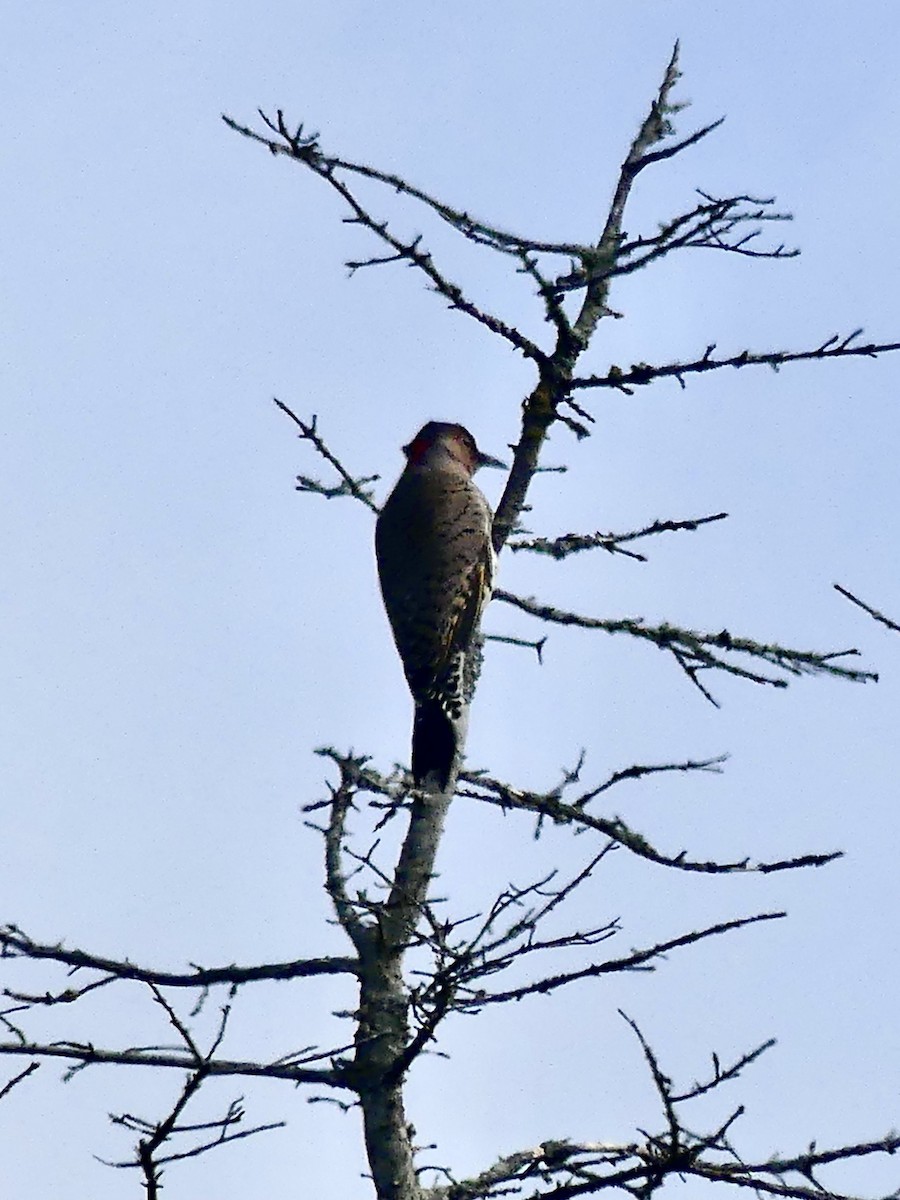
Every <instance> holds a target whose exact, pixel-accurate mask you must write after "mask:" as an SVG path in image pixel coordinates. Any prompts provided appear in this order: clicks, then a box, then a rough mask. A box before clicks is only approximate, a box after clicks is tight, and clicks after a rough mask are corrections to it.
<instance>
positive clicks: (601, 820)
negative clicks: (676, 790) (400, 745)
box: [460, 759, 842, 875]
mask: <svg viewBox="0 0 900 1200" xmlns="http://www.w3.org/2000/svg"><path fill="white" fill-rule="evenodd" d="M719 761H721V760H717V759H710V760H708V762H707V763H687V764H682V765H676V764H673V765H672V766H669V767H633V768H629V769H628V770H626V771H623V772H620V773H619V774H618V775H617V776H613V777H612V778H611V779H609V780H607V782H606V783H605V784H601V785H600V787H599V788H595V789H594V791H592V792H587V793H585V795H584V796H582V797H581V798H580V799H579V800H577V801H575V802H574V803H573V804H566V803H564V802H563V801H562V800H561V799H560V798H559V793H558V792H556V793H552V792H551V793H546V794H544V795H541V794H536V793H534V792H526V791H520V790H518V789H516V788H513V787H510V786H509V785H508V784H505V783H501V782H500V781H499V780H496V779H491V778H490V777H489V776H487V775H485V774H483V773H480V772H479V773H477V774H472V775H464V776H463V777H462V778H464V779H465V780H466V782H467V784H468V785H469V786H468V788H466V789H462V790H461V793H460V794H461V795H463V796H469V797H471V798H472V799H474V800H481V801H483V802H485V803H487V804H494V805H496V806H497V807H498V808H503V809H510V808H519V809H523V810H524V811H526V812H534V813H537V814H538V815H539V816H542V817H547V818H549V819H550V820H552V821H554V822H555V823H557V824H560V825H573V826H575V828H576V829H593V830H595V831H596V832H597V833H602V834H603V835H604V836H606V837H609V838H612V839H613V841H615V842H617V843H618V844H619V845H620V846H624V848H625V849H626V850H630V851H631V853H632V854H636V855H637V856H638V857H639V858H645V859H647V861H648V862H654V863H657V864H658V865H659V866H663V867H673V868H675V869H677V870H679V871H692V872H696V873H699V874H704V875H726V874H735V873H737V874H742V873H754V872H755V873H758V874H761V875H768V874H772V873H773V872H776V871H791V870H797V869H799V868H801V867H821V866H825V865H826V864H827V863H830V862H834V861H835V859H838V858H841V857H842V852H841V851H832V852H831V853H827V854H803V855H799V856H798V857H796V858H790V859H782V860H779V861H777V862H754V861H752V860H751V859H749V858H742V859H738V860H737V861H735V862H712V861H703V860H696V859H691V858H688V856H687V853H686V851H684V850H681V851H679V852H678V854H674V855H670V854H663V853H661V852H660V851H659V850H657V849H656V848H655V847H654V846H652V845H651V843H650V842H648V841H647V839H646V838H645V837H644V836H643V834H640V833H637V832H636V831H635V830H633V829H631V828H629V826H627V825H626V824H625V822H624V821H623V820H622V819H621V818H620V817H612V818H608V817H595V816H593V815H592V814H591V813H588V812H585V811H584V806H585V805H586V804H587V803H588V801H589V800H591V799H593V798H594V797H595V796H596V795H599V794H600V793H601V792H602V791H604V790H606V789H607V788H609V787H611V786H612V785H613V784H614V783H617V782H619V781H620V780H621V779H625V778H632V777H633V778H636V777H638V776H639V775H641V774H649V773H650V772H652V771H660V770H678V771H680V770H685V771H687V770H714V769H715V766H714V764H716V763H717V762H719Z"/></svg>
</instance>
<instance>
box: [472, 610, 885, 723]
mask: <svg viewBox="0 0 900 1200" xmlns="http://www.w3.org/2000/svg"><path fill="white" fill-rule="evenodd" d="M493 598H494V599H495V600H501V601H503V602H504V603H505V604H511V605H512V606H513V607H514V608H518V609H520V610H521V611H522V612H526V613H529V614H530V615H531V616H533V617H537V618H538V619H539V620H541V621H549V622H551V623H552V624H555V625H572V626H576V627H578V628H579V629H598V630H603V631H604V632H606V633H626V634H629V635H630V636H631V637H636V638H639V639H641V640H643V641H648V642H652V643H653V644H654V645H656V646H658V647H659V649H660V650H666V651H668V653H670V654H671V655H672V656H673V657H674V659H675V661H676V662H677V663H678V665H679V666H680V667H681V669H682V671H684V673H685V674H686V675H687V676H688V678H689V679H690V680H691V682H692V683H694V684H695V685H696V686H697V687H699V688H700V690H701V691H702V693H703V695H704V696H705V697H706V698H707V699H708V700H709V701H711V702H712V703H713V704H717V702H716V700H715V699H714V698H713V697H712V695H711V694H710V693H709V692H708V691H707V690H706V688H704V687H702V686H701V685H700V683H699V680H698V678H697V673H698V672H699V671H705V670H718V671H725V672H726V673H727V674H729V675H736V676H738V677H739V678H741V679H748V680H750V682H751V683H760V684H768V685H769V686H771V687H787V683H788V681H787V680H786V679H779V678H772V677H771V676H769V675H760V674H758V673H757V672H755V671H751V670H749V669H748V668H746V667H742V666H740V665H739V664H738V663H735V662H732V661H730V660H729V659H726V658H723V657H722V656H721V655H720V654H718V653H716V651H720V650H721V651H724V652H726V653H729V654H745V655H747V656H748V657H749V658H755V659H759V660H760V661H761V662H765V663H769V664H770V665H771V666H774V667H777V668H778V669H779V670H781V671H785V672H787V673H788V674H789V675H794V676H798V677H799V676H801V675H819V674H822V675H832V676H834V677H835V678H838V679H848V680H851V681H852V682H854V683H868V682H870V681H871V682H877V681H878V675H877V674H875V673H874V672H872V671H858V670H855V669H853V668H851V667H844V666H842V665H840V664H838V663H836V662H835V661H834V660H835V659H838V658H846V657H848V656H850V655H859V651H858V650H855V649H850V650H833V651H829V652H827V653H819V652H817V651H814V650H791V649H789V648H787V647H785V646H779V645H776V644H774V643H768V644H766V643H763V642H756V641H753V640H752V639H751V638H742V637H734V636H733V635H732V634H731V633H729V632H728V630H727V629H723V630H722V631H721V632H720V633H699V632H697V631H696V630H693V629H681V628H679V627H678V626H675V625H669V624H668V623H665V624H662V625H646V624H645V623H644V622H643V621H642V620H640V619H639V618H637V617H624V618H619V619H611V618H601V617H586V616H581V615H580V614H578V613H573V612H568V611H566V610H565V609H560V608H555V607H554V606H553V605H550V604H541V603H540V602H539V601H537V600H534V599H532V598H530V597H529V598H526V597H524V596H516V595H514V594H513V593H512V592H507V591H504V590H503V589H502V588H497V589H496V590H495V591H494V595H493Z"/></svg>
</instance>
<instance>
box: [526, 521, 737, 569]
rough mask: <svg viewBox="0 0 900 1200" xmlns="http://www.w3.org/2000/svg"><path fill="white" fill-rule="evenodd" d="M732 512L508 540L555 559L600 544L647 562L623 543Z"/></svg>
mask: <svg viewBox="0 0 900 1200" xmlns="http://www.w3.org/2000/svg"><path fill="white" fill-rule="evenodd" d="M727 516H728V513H724V512H722V513H714V514H713V515H712V516H709V517H692V518H690V519H688V520H683V521H654V522H653V523H652V524H651V525H646V526H645V527H644V528H643V529H635V530H632V531H631V532H630V533H599V532H597V533H564V534H562V535H561V536H560V537H557V538H552V539H551V538H527V539H522V540H520V541H516V542H508V543H507V545H508V546H509V549H510V550H513V551H517V550H530V551H532V552H533V553H535V554H548V555H549V556H550V557H551V558H555V559H562V558H567V557H568V556H569V555H570V554H578V553H580V551H582V550H593V549H595V548H597V547H599V548H600V549H601V550H606V551H608V552H609V553H610V554H625V555H627V556H628V557H629V558H636V559H638V560H639V561H640V562H646V561H647V559H646V556H645V555H643V554H637V553H636V552H635V551H634V550H623V549H622V544H623V543H625V542H634V541H637V540H638V538H645V537H652V536H654V535H655V534H658V533H670V532H674V531H677V530H682V529H686V530H695V529H699V528H700V526H701V525H709V524H711V523H712V522H713V521H724V520H725V518H726V517H727Z"/></svg>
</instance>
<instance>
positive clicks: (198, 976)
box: [0, 925, 356, 1003]
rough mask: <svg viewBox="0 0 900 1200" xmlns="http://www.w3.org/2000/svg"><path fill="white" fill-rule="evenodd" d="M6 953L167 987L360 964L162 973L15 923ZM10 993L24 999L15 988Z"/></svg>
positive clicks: (300, 974)
mask: <svg viewBox="0 0 900 1200" xmlns="http://www.w3.org/2000/svg"><path fill="white" fill-rule="evenodd" d="M0 957H5V958H30V959H35V960H47V961H49V962H57V963H62V964H63V965H64V966H68V967H75V968H76V969H86V970H93V971H102V972H104V974H106V975H108V976H110V977H114V978H116V979H137V980H140V981H141V982H143V983H155V984H158V985H160V986H161V987H179V988H185V987H186V988H202V987H209V986H210V985H212V984H219V983H223V984H242V983H251V982H254V981H256V980H261V979H304V978H310V977H312V976H317V975H353V974H355V973H356V962H355V960H354V959H352V958H341V957H334V958H300V959H295V960H294V961H292V962H281V963H263V964H261V965H260V966H253V967H238V966H228V967H193V969H192V970H190V971H156V970H152V969H151V968H149V967H141V966H138V965H137V964H136V963H132V962H128V961H127V960H125V961H120V960H118V959H113V958H105V957H103V956H101V955H96V954H88V953H86V952H85V951H83V950H66V949H64V947H63V946H62V945H59V944H57V945H47V944H44V943H41V942H36V941H34V940H33V939H32V938H30V937H29V936H28V935H27V934H26V933H23V932H22V930H21V929H19V928H18V927H17V926H15V925H5V926H2V927H0ZM106 982H108V981H107V980H100V981H96V982H93V983H92V984H90V985H88V987H85V988H82V989H74V988H73V989H66V991H64V992H60V993H58V994H56V996H54V997H52V998H48V997H47V996H44V997H40V996H39V997H29V998H28V999H29V1000H30V1001H31V1002H32V1003H66V1002H68V1001H70V1000H72V999H75V998H77V997H78V996H80V995H82V994H84V992H86V991H90V990H92V989H93V988H94V987H97V986H100V985H101V984H104V983H106ZM3 994H4V995H8V996H11V997H12V998H20V997H17V996H16V995H15V993H12V992H10V991H4V993H3Z"/></svg>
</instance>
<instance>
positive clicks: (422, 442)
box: [403, 437, 434, 463]
mask: <svg viewBox="0 0 900 1200" xmlns="http://www.w3.org/2000/svg"><path fill="white" fill-rule="evenodd" d="M433 445H434V438H432V437H417V438H413V440H412V441H411V442H410V443H409V445H408V446H404V447H403V449H404V450H405V451H406V457H407V458H408V459H409V461H410V462H411V463H420V462H421V461H422V459H423V458H424V457H425V455H426V453H427V452H428V451H429V450H430V449H431V447H432V446H433Z"/></svg>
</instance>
